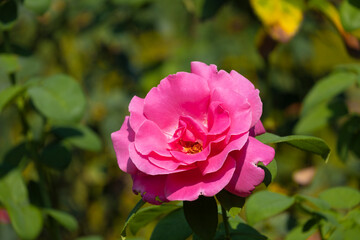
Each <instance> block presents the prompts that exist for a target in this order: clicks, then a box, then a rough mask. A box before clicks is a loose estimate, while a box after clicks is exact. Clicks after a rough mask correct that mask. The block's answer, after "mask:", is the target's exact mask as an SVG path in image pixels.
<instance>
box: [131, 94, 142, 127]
mask: <svg viewBox="0 0 360 240" xmlns="http://www.w3.org/2000/svg"><path fill="white" fill-rule="evenodd" d="M143 110H144V99H142V98H139V97H137V96H134V97H133V98H132V99H131V101H130V104H129V112H130V126H131V128H132V129H133V130H134V132H137V131H138V129H139V127H140V126H141V124H142V123H143V122H144V121H145V120H146V118H145V116H144V114H143Z"/></svg>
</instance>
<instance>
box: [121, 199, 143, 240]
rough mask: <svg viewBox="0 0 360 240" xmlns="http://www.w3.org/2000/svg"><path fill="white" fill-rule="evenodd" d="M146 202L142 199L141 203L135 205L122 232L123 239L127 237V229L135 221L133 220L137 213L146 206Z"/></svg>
mask: <svg viewBox="0 0 360 240" xmlns="http://www.w3.org/2000/svg"><path fill="white" fill-rule="evenodd" d="M144 204H145V202H144V201H143V200H142V199H140V200H139V202H138V203H137V204H136V205H135V207H134V208H133V209H132V210H131V212H130V213H129V216H128V217H127V219H126V222H125V224H124V227H123V228H122V230H121V237H122V239H125V237H126V227H127V226H128V225H129V223H130V222H131V221H132V220H133V218H134V217H135V216H136V214H137V212H138V211H139V210H140V208H141V207H142V206H144Z"/></svg>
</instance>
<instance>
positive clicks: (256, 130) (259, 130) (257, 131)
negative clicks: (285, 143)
mask: <svg viewBox="0 0 360 240" xmlns="http://www.w3.org/2000/svg"><path fill="white" fill-rule="evenodd" d="M265 132H266V130H265V128H264V126H263V124H262V122H261V121H260V120H259V121H258V122H257V123H256V124H255V126H254V127H252V128H251V129H250V136H252V137H255V136H258V135H261V134H264V133H265Z"/></svg>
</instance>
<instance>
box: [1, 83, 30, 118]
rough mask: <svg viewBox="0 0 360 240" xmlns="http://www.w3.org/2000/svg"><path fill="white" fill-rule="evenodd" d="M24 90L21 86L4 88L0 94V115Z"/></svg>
mask: <svg viewBox="0 0 360 240" xmlns="http://www.w3.org/2000/svg"><path fill="white" fill-rule="evenodd" d="M24 90H25V88H24V87H23V86H19V85H15V86H10V87H8V88H6V89H5V90H3V91H1V92H0V113H1V112H2V110H3V109H4V108H5V107H6V105H8V104H10V103H11V102H12V101H13V100H14V99H15V98H16V97H17V96H19V95H20V94H21V93H22V92H24Z"/></svg>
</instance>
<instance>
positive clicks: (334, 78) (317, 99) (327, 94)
mask: <svg viewBox="0 0 360 240" xmlns="http://www.w3.org/2000/svg"><path fill="white" fill-rule="evenodd" d="M356 78H357V75H356V74H354V73H352V72H335V73H332V74H331V75H329V76H327V77H325V78H323V79H321V80H319V81H318V82H317V83H316V84H315V85H314V87H313V88H312V89H311V90H310V92H309V93H308V94H307V96H306V97H305V99H304V103H303V108H302V111H301V115H302V116H305V115H306V114H308V113H309V112H311V111H313V108H314V107H316V106H317V105H318V104H320V103H322V102H323V101H325V100H328V99H331V98H333V97H335V96H336V95H338V94H340V93H342V92H343V91H345V90H346V89H347V88H349V87H350V86H351V85H353V84H355V82H356Z"/></svg>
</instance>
